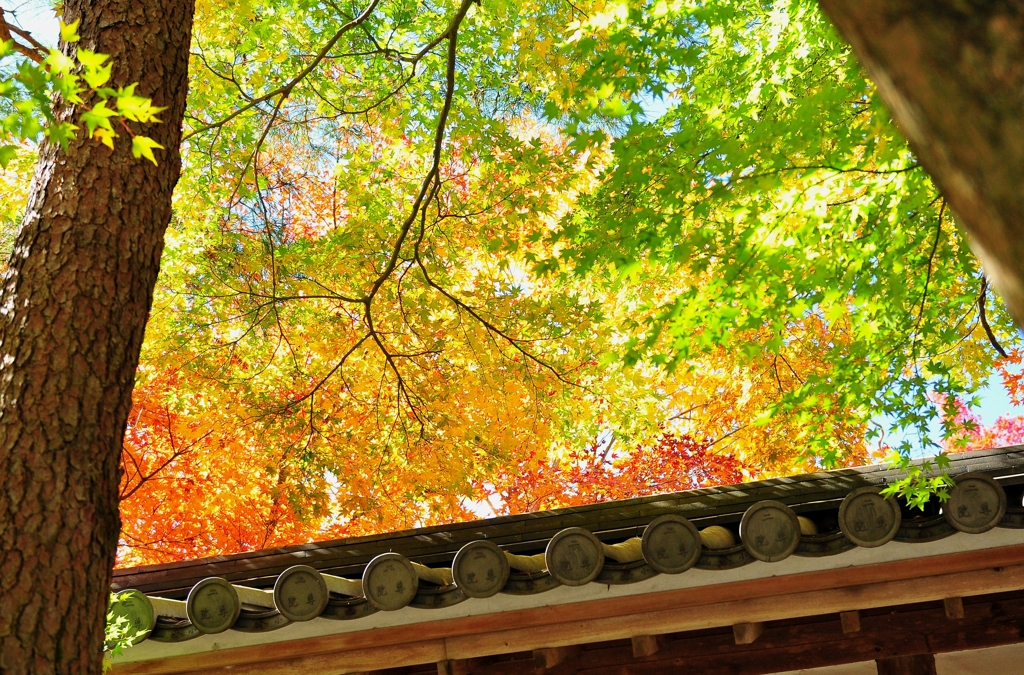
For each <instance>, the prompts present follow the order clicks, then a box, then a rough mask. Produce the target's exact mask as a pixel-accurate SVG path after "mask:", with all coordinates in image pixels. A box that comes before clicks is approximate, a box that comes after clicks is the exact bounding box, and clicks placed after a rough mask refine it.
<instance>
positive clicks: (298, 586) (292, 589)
mask: <svg viewBox="0 0 1024 675" xmlns="http://www.w3.org/2000/svg"><path fill="white" fill-rule="evenodd" d="M330 597H331V596H330V593H329V592H328V591H327V584H326V583H324V578H323V577H322V576H320V573H319V572H317V571H316V570H315V569H313V568H312V567H309V566H308V565H295V566H293V567H289V568H288V569H286V570H285V571H284V572H281V574H280V575H279V576H278V577H277V581H276V582H275V583H274V604H275V605H277V611H279V612H281V614H283V615H284V616H285V618H287V619H288V620H289V621H309V620H310V619H315V618H317V617H318V616H320V614H322V613H323V611H324V609H326V607H327V601H328V600H329V599H330Z"/></svg>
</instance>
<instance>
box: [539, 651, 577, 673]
mask: <svg viewBox="0 0 1024 675" xmlns="http://www.w3.org/2000/svg"><path fill="white" fill-rule="evenodd" d="M579 653H580V648H579V647H578V646H575V645H574V646H571V647H554V648H551V649H535V650H533V663H534V666H536V667H537V668H539V669H542V670H548V669H551V668H554V667H555V666H557V665H560V664H562V663H565V662H566V661H568V660H569V659H571V658H574V657H577V656H579Z"/></svg>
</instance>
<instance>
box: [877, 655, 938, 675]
mask: <svg viewBox="0 0 1024 675" xmlns="http://www.w3.org/2000/svg"><path fill="white" fill-rule="evenodd" d="M875 667H876V668H877V669H878V675H936V673H935V656H934V655H932V654H915V655H914V656H896V657H893V658H891V659H878V660H877V661H875Z"/></svg>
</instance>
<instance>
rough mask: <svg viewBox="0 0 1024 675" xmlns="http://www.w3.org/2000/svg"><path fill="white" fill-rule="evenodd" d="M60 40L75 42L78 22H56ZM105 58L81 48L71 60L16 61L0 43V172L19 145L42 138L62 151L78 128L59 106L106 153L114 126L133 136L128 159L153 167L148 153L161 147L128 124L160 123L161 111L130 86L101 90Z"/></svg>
mask: <svg viewBox="0 0 1024 675" xmlns="http://www.w3.org/2000/svg"><path fill="white" fill-rule="evenodd" d="M60 36H61V40H62V41H63V42H64V43H65V44H66V45H73V44H74V43H76V42H78V41H79V39H80V38H79V35H78V21H75V22H74V23H71V24H65V23H64V22H61V26H60ZM109 58H110V57H109V56H107V55H105V54H97V53H95V52H92V51H89V50H88V49H84V48H78V49H76V50H74V58H72V57H69V56H68V55H66V54H65V53H64V52H62V51H60V50H58V49H50V50H49V53H48V54H47V56H46V57H45V58H44V59H42V60H41V62H40V63H38V64H37V63H33V62H32V61H31V60H28V59H26V58H24V57H20V56H19V55H18V54H17V53H16V52H15V50H14V43H13V41H10V40H8V41H4V42H0V168H6V167H7V166H8V164H10V162H11V161H12V160H13V159H14V158H15V156H16V155H17V154H18V152H19V149H20V148H22V146H23V145H24V144H26V143H35V142H38V141H39V140H40V139H41V138H46V139H49V140H50V141H52V142H55V143H58V144H59V145H60V146H61V147H62V148H64V149H65V150H66V149H67V147H68V142H69V141H71V140H72V139H73V138H75V134H76V132H77V131H78V128H79V127H78V126H77V125H76V124H74V123H73V122H71V121H70V119H69V118H68V116H67V115H64V114H61V113H60V111H59V110H58V108H56V107H55V104H57V103H58V102H62V104H63V105H68V106H74V107H75V108H76V109H77V110H78V111H79V117H78V119H79V121H80V122H81V123H83V124H85V126H86V130H87V132H88V136H89V137H91V138H95V139H98V140H99V141H100V142H102V143H103V144H104V145H106V146H107V147H109V148H111V149H113V147H114V139H115V138H117V136H118V133H117V131H116V130H115V127H114V124H115V123H116V124H118V125H119V128H120V129H122V130H123V131H126V132H127V133H128V134H129V135H130V136H132V154H133V155H134V156H135V157H136V158H138V157H145V158H146V159H148V160H150V161H151V162H153V163H154V164H156V157H155V156H154V155H153V149H154V148H162V147H163V146H161V145H160V144H158V143H157V142H156V141H154V140H152V139H151V138H149V137H147V136H143V135H140V134H136V133H134V132H133V131H132V130H131V128H130V127H129V126H128V125H127V122H129V121H131V122H137V123H140V124H149V123H154V122H159V121H160V120H159V118H158V117H157V114H158V113H159V112H160V111H161V110H163V108H160V107H157V106H154V105H153V104H152V101H151V100H150V99H148V98H144V97H141V96H136V95H135V85H134V84H132V85H129V86H127V87H119V88H117V89H114V88H111V87H108V86H106V85H107V82H108V81H109V80H110V75H111V68H112V64H111V63H110V62H109ZM12 62H13V65H12Z"/></svg>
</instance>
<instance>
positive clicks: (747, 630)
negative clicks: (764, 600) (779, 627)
mask: <svg viewBox="0 0 1024 675" xmlns="http://www.w3.org/2000/svg"><path fill="white" fill-rule="evenodd" d="M763 632H764V623H763V622H760V621H758V622H755V623H738V624H736V625H735V626H733V627H732V637H733V639H734V640H736V644H738V645H749V644H753V643H754V640H756V639H757V638H759V637H761V633H763Z"/></svg>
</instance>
